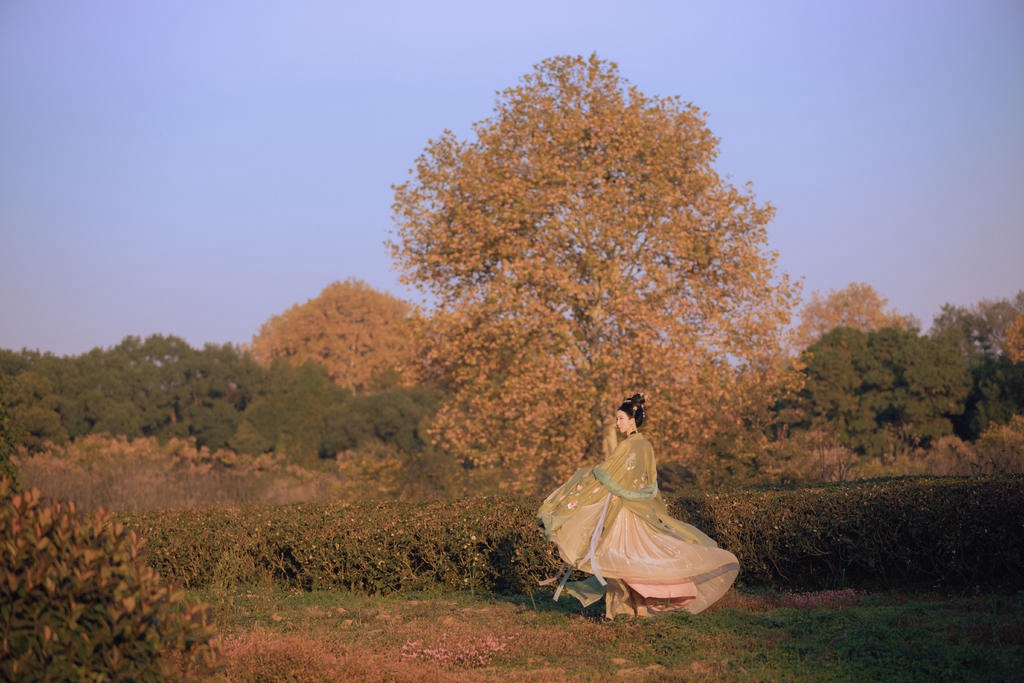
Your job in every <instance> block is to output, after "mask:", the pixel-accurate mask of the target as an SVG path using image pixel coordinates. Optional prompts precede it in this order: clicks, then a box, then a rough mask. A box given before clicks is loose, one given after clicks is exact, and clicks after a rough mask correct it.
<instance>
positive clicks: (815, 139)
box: [0, 0, 1024, 355]
mask: <svg viewBox="0 0 1024 683" xmlns="http://www.w3.org/2000/svg"><path fill="white" fill-rule="evenodd" d="M593 52H596V53H597V54H598V56H599V57H601V58H603V59H607V60H611V61H614V62H617V63H618V64H619V67H620V73H621V75H622V76H623V77H625V78H626V79H628V80H629V81H631V82H632V83H633V84H635V85H637V86H638V87H639V88H640V89H641V90H642V91H643V92H645V93H646V94H648V95H678V96H680V97H681V98H682V99H684V100H686V101H690V102H693V103H694V104H696V105H697V106H699V107H701V108H702V109H704V110H705V111H707V112H708V115H709V125H710V127H711V129H712V131H713V132H714V133H715V134H716V135H718V136H719V137H720V138H721V155H720V157H719V164H718V168H719V170H720V172H722V173H723V174H727V175H728V176H730V177H731V179H732V181H733V182H734V183H736V184H741V183H744V182H746V181H751V182H753V184H754V191H755V193H756V194H757V196H758V198H759V199H761V200H763V201H770V202H772V203H773V204H774V205H775V206H776V207H777V209H778V213H777V216H776V219H775V221H774V222H773V223H772V225H771V226H770V235H771V244H772V247H773V248H775V249H777V250H778V251H779V252H780V253H781V266H782V269H783V270H785V271H786V272H788V273H790V274H791V275H792V276H794V277H797V278H803V280H804V286H805V294H806V295H809V294H810V292H811V291H813V290H822V291H827V290H828V289H831V288H840V287H843V286H845V285H846V284H848V283H850V282H854V281H856V282H867V283H869V284H871V285H872V286H874V287H875V288H876V289H877V290H878V291H879V292H880V293H881V294H882V295H884V296H886V297H888V299H889V302H890V304H891V305H893V306H894V307H896V308H897V309H898V310H899V311H901V312H903V313H909V314H913V315H915V316H917V317H918V319H920V321H921V322H922V324H923V325H924V327H925V328H927V327H928V325H929V324H930V323H931V320H932V318H933V317H934V316H935V315H936V314H937V313H938V311H939V308H940V307H941V306H942V304H944V303H947V302H948V303H954V304H959V305H970V304H973V303H976V302H978V301H980V300H982V299H992V298H1004V297H1010V296H1012V295H1013V294H1015V293H1016V292H1017V291H1018V290H1019V289H1024V2H1021V0H961V1H952V0H885V1H875V0H868V1H864V0H856V1H853V0H814V1H810V0H809V1H807V2H773V1H771V0H764V1H756V2H755V1H751V2H729V1H726V2H721V1H717V0H716V1H712V0H703V1H700V2H698V1H688V0H673V1H665V2H651V1H645V0H628V1H625V2H609V1H602V0H579V1H577V0H572V1H570V2H559V1H558V0H540V1H536V0H522V1H519V2H514V3H513V2H493V3H488V2H479V0H476V1H474V2H450V1H447V2H446V1H445V0H434V1H433V2H422V1H405V0H392V1H391V2H380V3H369V2H367V3H357V2H342V1H338V2H303V1H302V0H297V1H295V2H285V1H283V0H282V1H279V2H262V1H260V0H249V1H246V2H242V1H238V2H222V1H220V0H206V1H201V0H179V1H174V2H171V1H163V0H148V1H146V2H138V1H136V0H123V1H119V2H114V1H108V0H90V1H86V0H62V1H60V2H57V1H53V0H7V1H6V2H2V3H0V347H2V348H9V349H21V348H23V347H27V348H31V349H40V350H43V351H51V352H54V353H57V354H60V355H66V354H78V353H83V352H85V351H87V350H89V349H91V348H93V347H96V346H101V347H109V346H112V345H115V344H117V343H118V342H120V341H121V340H122V339H123V338H124V337H125V336H127V335H130V334H133V335H141V336H146V335H149V334H154V333H162V334H173V335H177V336H180V337H183V338H185V339H186V340H187V341H188V342H189V343H190V344H192V345H194V346H201V345H202V344H204V343H206V342H216V343H224V342H234V343H244V342H248V341H249V340H250V339H251V338H252V336H253V335H254V334H255V333H256V332H257V331H258V330H259V327H260V325H261V324H262V323H264V322H265V321H266V320H267V319H268V318H270V317H271V316H273V315H276V314H279V313H281V312H283V311H284V310H286V309H287V308H288V307H289V306H291V305H293V304H295V303H298V302H303V301H306V300H308V299H310V298H312V297H315V296H317V295H318V294H319V293H320V291H321V290H322V289H323V288H324V287H325V286H326V285H327V284H329V283H331V282H333V281H335V280H343V279H345V278H348V277H357V278H360V279H363V280H365V281H366V282H368V283H369V284H370V285H372V286H374V287H376V288H378V289H382V290H387V291H390V292H393V293H395V294H397V295H399V296H402V297H404V298H410V299H413V298H414V295H413V293H411V292H406V291H405V290H403V289H402V288H401V287H400V286H399V284H398V277H397V273H396V272H395V271H394V270H393V268H392V264H391V260H390V257H389V254H388V252H387V250H386V248H385V247H384V245H383V243H384V241H385V240H386V239H387V238H388V235H389V231H390V230H391V226H392V224H391V208H390V205H391V201H392V191H391V185H392V184H393V183H399V182H402V181H403V180H404V179H405V178H406V177H407V176H406V173H407V170H408V169H409V168H410V167H411V166H412V164H413V161H414V160H415V158H416V156H417V155H418V154H419V153H420V152H421V151H422V150H423V149H424V147H425V146H426V145H427V142H428V140H429V139H430V138H431V137H435V136H437V135H438V134H439V133H440V132H441V131H442V130H443V129H445V128H450V129H452V130H454V131H456V133H459V134H460V135H463V136H465V135H468V134H469V131H470V124H472V123H473V122H475V121H479V120H481V119H484V118H486V117H488V116H490V114H491V113H492V109H493V106H494V102H495V99H496V93H497V91H499V90H502V89H504V88H506V87H509V86H513V85H515V84H516V83H517V82H518V79H519V78H520V77H521V76H522V75H523V74H526V73H528V72H529V71H530V70H531V69H532V68H533V66H534V65H535V64H537V63H538V62H540V61H541V60H543V59H545V58H548V57H553V56H557V55H565V54H582V55H589V54H591V53H593Z"/></svg>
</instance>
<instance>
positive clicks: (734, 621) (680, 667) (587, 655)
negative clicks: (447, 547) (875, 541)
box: [194, 588, 1024, 683]
mask: <svg viewBox="0 0 1024 683" xmlns="http://www.w3.org/2000/svg"><path fill="white" fill-rule="evenodd" d="M194 595H195V596H196V597H198V598H200V599H202V600H205V601H207V602H208V603H210V604H211V605H212V606H213V609H214V611H215V618H216V622H217V624H218V627H219V630H220V633H221V640H220V649H221V663H222V669H221V673H220V675H221V677H222V680H229V681H276V680H289V681H325V680H332V681H333V680H352V681H417V682H419V683H428V682H431V681H606V680H615V681H701V680H712V681H718V680H724V681H775V680H781V681H859V682H861V683H864V682H867V681H946V680H948V681H1015V680H1021V676H1022V674H1021V672H1024V595H1021V594H1016V595H992V594H986V595H977V596H972V597H963V596H956V597H949V596H939V595H903V594H863V593H858V592H855V591H850V590H847V591H835V592H823V593H810V594H792V593H780V592H764V591H759V592H749V591H743V590H733V591H731V592H730V593H729V594H728V595H727V596H726V597H725V598H724V599H723V600H722V601H720V602H719V603H718V604H716V605H715V606H713V607H712V608H711V609H709V610H708V611H706V612H704V613H703V614H700V615H697V616H691V615H686V614H680V615H665V616H660V617H658V618H655V619H649V620H639V619H627V618H621V617H620V618H618V619H616V620H615V621H611V622H609V621H605V620H604V619H603V618H602V609H601V607H600V605H597V606H593V607H591V608H589V609H587V610H581V609H579V606H578V603H576V602H575V601H574V600H571V599H569V598H563V599H562V600H561V601H560V602H558V603H555V602H552V600H551V592H550V590H548V591H546V592H540V591H538V592H537V593H535V594H534V595H532V596H527V595H520V596H493V595H472V594H468V593H466V594H441V593H438V594H416V595H399V596H390V597H370V596H366V595H360V594H355V593H337V592H301V591H282V590H279V589H267V588H260V589H232V590H227V589H221V590H213V591H201V592H196V593H195V594H194Z"/></svg>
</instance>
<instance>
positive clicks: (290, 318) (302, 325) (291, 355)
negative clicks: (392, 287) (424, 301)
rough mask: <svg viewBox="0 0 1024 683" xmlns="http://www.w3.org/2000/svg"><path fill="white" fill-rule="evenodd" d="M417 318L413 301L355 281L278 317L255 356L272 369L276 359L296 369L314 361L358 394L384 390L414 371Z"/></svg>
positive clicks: (255, 345)
mask: <svg viewBox="0 0 1024 683" xmlns="http://www.w3.org/2000/svg"><path fill="white" fill-rule="evenodd" d="M412 313H413V307H412V305H411V304H409V303H408V302H406V301H403V300H402V299H399V298H397V297H394V296H392V295H390V294H388V293H386V292H381V291H378V290H376V289H374V288H373V287H371V286H370V285H368V284H366V283H365V282H363V281H361V280H357V279H354V278H349V279H347V280H345V281H344V282H334V283H331V284H330V285H328V286H327V287H325V288H324V290H323V291H322V292H320V294H319V296H317V297H316V298H314V299H310V300H309V301H307V302H305V303H302V304H296V305H294V306H292V307H291V308H289V309H288V310H287V311H285V312H284V313H282V314H280V315H276V316H274V317H272V318H271V319H270V320H268V321H267V322H266V323H264V324H263V326H262V327H261V328H260V331H259V334H257V335H256V336H254V337H253V340H252V345H251V347H250V351H251V352H252V355H253V357H254V358H256V360H258V361H259V362H260V363H262V364H263V365H264V366H266V367H269V366H270V363H271V362H272V361H273V360H274V359H276V358H282V359H285V360H287V361H289V362H291V363H293V364H294V365H296V366H301V365H302V364H303V363H305V362H307V361H313V362H314V363H318V364H319V365H321V366H323V367H324V368H325V369H326V370H327V374H328V376H329V377H330V378H331V380H333V381H334V382H335V383H336V384H338V385H339V386H341V387H344V388H346V389H348V390H349V391H352V392H353V393H357V394H358V393H367V392H370V391H379V390H383V389H386V388H389V387H391V386H395V385H397V384H402V383H403V379H407V378H408V375H409V373H410V371H411V368H412V365H413V363H412V359H413V355H414V353H415V352H414V346H413V334H412V326H411V325H412Z"/></svg>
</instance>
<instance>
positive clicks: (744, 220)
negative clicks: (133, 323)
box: [0, 56, 1024, 493]
mask: <svg viewBox="0 0 1024 683" xmlns="http://www.w3.org/2000/svg"><path fill="white" fill-rule="evenodd" d="M472 131H473V132H472V135H471V136H470V137H468V138H467V139H460V138H458V137H457V136H456V135H455V134H454V133H451V132H445V133H444V134H443V135H441V136H439V137H438V138H437V139H435V140H432V141H430V142H429V144H428V146H427V147H426V148H425V150H424V152H423V153H422V154H421V156H420V157H419V158H418V159H416V161H415V164H414V167H413V168H412V169H411V171H410V177H409V179H407V180H406V182H404V183H401V184H399V185H397V186H395V187H394V197H395V200H394V204H393V209H394V221H395V229H394V232H393V239H392V241H391V242H390V246H391V249H392V252H393V256H394V259H395V262H396V265H397V267H398V268H399V270H400V272H401V274H402V278H403V281H404V282H405V283H406V284H408V285H411V286H413V287H415V288H416V289H417V290H418V291H419V292H420V293H421V294H422V295H423V296H424V299H425V300H426V301H429V302H430V306H429V307H425V308H422V309H421V308H418V307H416V306H414V305H412V304H410V303H408V302H405V301H401V300H398V299H396V298H395V297H393V296H390V295H388V294H385V293H382V292H377V291H374V290H373V289H372V288H370V287H369V286H367V285H365V283H361V282H359V281H356V280H347V281H345V282H339V283H333V284H331V285H329V286H328V287H327V288H326V289H325V290H324V291H323V292H322V293H321V294H320V295H319V296H318V297H316V298H314V299H311V300H310V301H307V302H305V303H302V304H296V305H295V306H294V307H292V308H291V309H289V310H288V311H285V312H284V313H282V314H281V315H279V316H275V317H274V318H272V319H271V320H269V321H268V322H267V323H266V324H265V325H264V326H263V327H262V328H261V330H260V331H259V333H258V334H257V335H255V336H254V338H253V341H252V344H251V345H250V346H249V347H248V348H245V349H242V348H237V347H233V346H230V345H229V346H206V347H204V348H203V349H192V348H190V347H189V346H188V345H187V344H185V343H184V342H183V341H182V340H180V339H176V338H174V337H163V336H155V337H150V338H147V339H145V340H143V339H138V338H134V337H129V338H127V339H125V340H124V341H123V342H122V343H121V344H120V345H118V346H116V347H114V348H111V349H106V350H101V349H96V350H94V351H92V352H89V353H87V354H84V355H82V356H77V357H73V358H55V357H53V356H50V355H46V354H38V353H35V352H31V351H22V352H14V351H6V352H2V353H0V379H2V381H3V384H2V385H0V387H2V391H3V395H2V398H0V411H2V413H0V417H2V418H3V422H2V423H0V424H2V425H4V430H5V433H6V434H7V436H6V437H5V438H6V439H7V441H8V443H10V444H14V445H17V446H20V447H23V448H25V449H27V450H28V451H32V450H33V449H36V450H38V449H41V448H44V447H45V443H46V442H48V441H54V442H60V441H61V440H67V439H74V438H76V437H79V436H82V435H85V434H94V433H110V434H122V435H129V436H131V435H140V436H147V437H156V438H171V437H185V438H191V439H194V440H195V442H196V443H197V444H198V445H200V446H207V447H210V448H228V449H233V450H237V451H239V452H243V453H250V454H251V453H267V452H271V453H275V454H276V455H278V456H280V457H282V458H284V459H286V460H287V461H289V462H293V463H296V464H301V465H304V466H311V467H312V466H318V465H320V464H322V463H323V462H324V461H325V460H332V462H334V463H336V464H337V465H338V467H339V468H341V469H342V470H344V472H345V476H350V477H363V478H367V479H368V480H371V482H374V480H376V482H375V484H374V485H376V484H377V483H380V481H382V477H384V475H385V473H390V474H388V475H387V476H393V475H394V472H395V471H398V470H401V471H402V472H405V473H406V475H407V476H412V477H414V478H416V479H419V480H425V481H432V482H434V484H433V485H434V487H435V488H436V489H437V490H450V489H447V488H446V487H447V486H448V483H447V482H452V481H456V480H457V481H459V482H460V486H462V487H463V489H464V490H488V491H511V492H531V493H535V492H539V491H544V490H546V489H548V488H549V487H550V486H551V485H552V484H553V483H555V482H556V481H559V480H560V479H562V478H563V477H564V476H566V475H567V474H568V473H570V472H571V471H572V470H573V469H574V468H575V467H578V466H579V465H580V464H582V463H584V462H592V461H594V460H595V459H598V458H600V457H602V455H603V454H604V453H607V452H608V451H609V450H610V449H611V448H612V447H614V445H615V440H616V435H615V432H614V427H613V424H612V420H611V414H610V413H611V410H612V408H613V407H614V406H615V405H617V404H618V402H619V401H621V399H622V397H623V396H626V395H629V394H631V393H633V392H634V391H644V392H645V393H646V394H647V397H648V404H649V407H650V415H651V419H650V422H649V425H646V426H645V428H646V430H647V431H648V432H649V433H650V434H651V436H652V438H653V439H654V440H655V441H656V443H657V444H658V446H657V453H658V459H659V465H660V472H661V477H662V478H663V485H664V486H665V487H666V488H668V487H671V486H680V485H685V484H687V483H697V484H702V485H722V484H727V483H745V482H753V481H779V480H789V479H835V478H846V477H852V476H868V475H873V474H884V473H910V472H915V471H922V468H925V469H930V470H932V471H935V473H954V472H961V471H963V470H965V469H967V470H971V471H981V470H984V469H985V468H988V469H993V468H995V469H999V468H1002V469H1004V470H1005V469H1007V468H1011V469H1012V468H1014V467H1017V468H1019V467H1020V451H1021V449H1020V448H1018V449H1017V450H1016V451H1014V448H1016V447H1015V446H1013V444H1015V443H1016V441H1015V439H1018V440H1019V439H1020V438H1021V436H1020V432H1024V426H1022V425H1021V421H1022V420H1024V418H1021V417H1020V416H1021V415H1022V414H1024V388H1022V387H1024V379H1022V373H1024V369H1022V368H1024V365H1022V362H1024V352H1022V348H1024V343H1022V337H1024V293H1018V294H1017V295H1016V297H1015V298H1014V299H1007V300H1001V301H995V302H988V301H986V302H979V303H978V304H976V305H975V306H973V307H957V306H953V305H947V306H945V307H943V309H942V312H941V314H940V315H939V316H937V317H936V319H935V321H934V322H933V324H932V326H931V328H930V330H929V332H928V333H927V334H922V333H921V332H920V325H919V323H918V322H917V321H915V320H912V319H910V318H908V317H906V316H903V315H900V314H899V313H898V312H897V311H894V310H891V309H889V308H888V307H887V302H886V301H885V299H884V298H883V297H881V296H880V295H879V294H878V293H877V292H875V291H874V289H873V288H871V287H870V286H869V285H866V284H862V283H853V284H851V285H850V286H848V287H846V288H844V289H842V290H838V291H832V292H829V293H827V294H821V293H817V292H816V293H813V294H812V295H811V297H810V299H809V300H808V301H807V303H806V304H805V305H804V307H803V309H802V311H797V310H796V309H797V307H798V306H799V302H800V290H799V287H798V286H797V285H796V284H795V283H794V282H792V281H791V280H790V278H789V277H788V275H787V274H786V273H784V272H781V271H779V269H778V267H777V259H778V255H777V254H776V253H774V252H772V251H770V250H769V249H768V246H767V243H768V240H767V225H768V224H769V222H770V221H771V219H772V217H773V214H774V209H773V207H772V206H771V204H770V203H767V202H761V201H759V200H758V199H757V198H756V196H755V195H754V193H753V189H752V186H751V185H750V184H747V185H744V186H741V187H736V186H734V185H733V184H732V183H731V182H730V181H729V180H728V179H727V178H723V177H721V176H720V175H719V174H718V173H717V171H716V170H715V167H714V163H715V160H716V158H717V154H718V140H717V138H715V136H714V135H713V134H712V133H711V131H710V130H709V129H708V128H707V125H706V115H705V114H704V112H702V111H701V110H700V109H698V108H697V107H696V106H694V105H693V104H690V103H686V102H683V101H681V100H680V99H679V98H676V97H651V96H648V95H645V94H644V93H642V92H640V91H639V90H638V89H637V88H636V87H634V86H632V85H631V84H630V83H629V82H628V81H626V80H625V79H623V78H621V77H620V76H619V73H618V68H617V66H616V65H615V64H614V63H610V62H606V61H603V60H600V59H598V58H597V57H596V56H591V57H589V58H585V57H558V58H553V59H549V60H545V61H544V62H542V63H540V64H539V65H537V67H535V69H534V71H533V72H531V73H529V74H527V75H525V76H524V77H523V78H522V79H521V82H520V83H519V84H518V85H517V86H514V87H510V88H508V89H506V90H505V91H504V92H502V93H501V94H500V95H499V98H498V100H497V103H496V105H495V108H494V112H493V115H492V116H491V117H490V118H487V119H485V120H483V121H480V122H477V123H476V124H474V126H473V128H472ZM794 318H796V320H794ZM972 444H983V445H984V447H985V448H986V449H990V446H991V448H995V449H996V450H998V449H999V448H1002V449H1003V450H1004V451H1006V447H1005V445H1006V444H1011V446H1010V447H1009V450H1008V451H1007V452H1009V454H1010V455H1009V456H1007V457H1002V456H999V457H995V456H992V457H989V456H988V455H986V456H985V458H988V460H984V458H981V459H979V456H978V451H977V450H976V449H975V448H974V447H973V446H972ZM992 444H996V445H992ZM999 444H1002V445H999ZM985 452H986V453H988V452H989V451H985ZM1000 452H1002V451H1000ZM1014 453H1016V455H1014ZM928 454H930V455H928ZM936 454H939V455H936ZM929 458H931V460H929ZM1015 458H1016V459H1015ZM983 460H984V462H982V461H983ZM381 486H383V487H384V488H388V490H395V489H394V487H387V486H384V485H383V484H381Z"/></svg>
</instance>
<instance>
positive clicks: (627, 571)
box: [537, 433, 739, 618]
mask: <svg viewBox="0 0 1024 683" xmlns="http://www.w3.org/2000/svg"><path fill="white" fill-rule="evenodd" d="M537 515H538V521H539V523H540V525H541V527H542V528H543V530H544V535H545V537H546V538H547V539H548V540H549V541H552V542H553V543H554V544H555V546H556V547H557V548H558V553H559V555H560V556H561V557H562V560H563V561H564V562H565V566H564V567H563V569H564V574H563V576H562V578H561V582H560V583H559V585H558V588H557V590H556V591H555V599H556V600H557V599H558V597H559V595H560V593H561V592H562V590H565V591H566V592H568V593H569V594H570V595H572V596H574V597H575V598H577V599H578V600H579V601H580V602H581V603H583V605H584V606H587V605H590V604H592V603H594V602H596V601H598V600H600V599H601V597H604V598H605V614H606V615H607V616H608V617H609V618H611V617H614V616H615V615H617V614H627V615H637V616H648V615H651V614H656V613H659V612H668V611H677V610H685V611H687V612H690V613H693V614H696V613H698V612H701V611H702V610H704V609H705V608H707V607H708V606H709V605H710V604H712V603H713V602H715V601H716V600H718V599H719V598H720V597H722V596H723V595H724V594H725V593H726V591H728V590H729V587H730V586H731V585H732V583H733V581H735V580H736V575H737V574H738V573H739V562H738V561H737V560H736V556H735V555H733V554H732V553H730V552H729V551H727V550H724V549H722V548H719V547H718V544H717V543H715V541H714V540H712V539H711V538H710V537H708V536H707V535H706V534H704V533H703V532H702V531H700V530H699V529H698V528H696V527H695V526H692V525H690V524H687V523H685V522H682V521H679V520H677V519H673V518H672V517H671V516H669V514H668V507H667V506H666V505H665V501H664V500H663V499H662V497H661V494H660V493H659V491H658V482H657V472H656V469H655V462H654V450H653V449H652V448H651V444H650V442H648V441H647V439H645V438H644V437H643V436H641V435H640V434H639V433H634V434H632V435H630V436H629V437H628V438H627V439H625V440H624V441H622V442H621V443H619V445H618V446H617V447H616V448H615V451H614V452H613V453H612V454H611V456H610V457H609V458H608V459H607V460H605V461H604V462H603V463H601V464H600V465H598V466H596V467H593V468H590V467H584V468H581V469H579V470H577V471H576V473H575V474H573V475H572V477H571V478H570V479H569V481H567V482H566V483H565V484H563V485H562V486H560V487H559V488H557V489H555V490H554V491H553V492H552V493H551V495H549V496H548V497H547V498H546V499H545V500H544V503H543V504H542V505H541V507H540V510H539V511H538V513H537ZM573 568H575V569H579V570H582V571H584V572H587V573H589V574H592V576H591V577H589V578H588V579H586V580H584V581H574V582H568V581H567V578H568V575H569V574H570V573H571V570H572V569H573Z"/></svg>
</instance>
